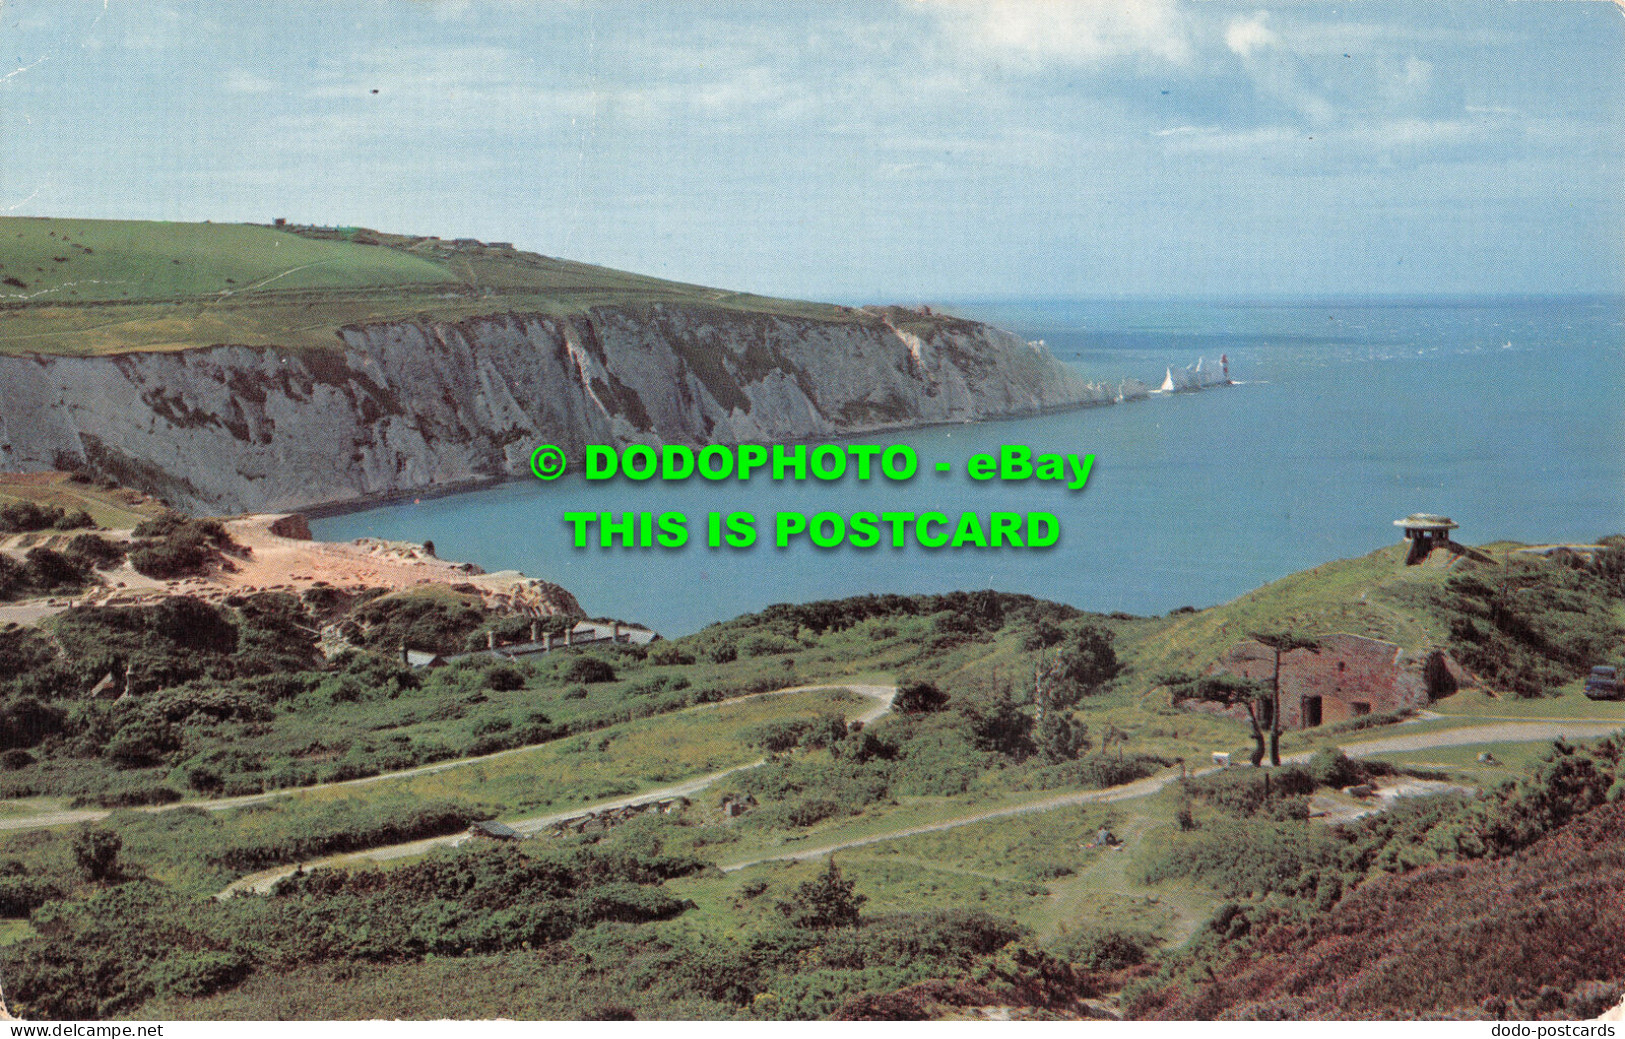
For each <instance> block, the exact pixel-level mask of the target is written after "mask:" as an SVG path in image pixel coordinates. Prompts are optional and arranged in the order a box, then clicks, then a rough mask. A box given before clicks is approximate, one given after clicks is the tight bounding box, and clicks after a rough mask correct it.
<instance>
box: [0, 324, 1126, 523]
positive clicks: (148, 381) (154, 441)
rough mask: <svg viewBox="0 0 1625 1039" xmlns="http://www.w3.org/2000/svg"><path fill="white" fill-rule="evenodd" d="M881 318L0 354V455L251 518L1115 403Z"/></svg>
mask: <svg viewBox="0 0 1625 1039" xmlns="http://www.w3.org/2000/svg"><path fill="white" fill-rule="evenodd" d="M899 315H902V316H904V317H905V318H912V316H913V315H912V312H909V311H877V312H873V313H865V314H863V315H861V317H859V318H855V319H854V320H852V321H849V322H837V321H818V320H810V319H804V318H793V317H784V316H770V315H754V314H748V313H740V312H737V311H728V310H723V309H720V308H719V309H716V310H710V309H707V308H703V307H695V306H674V305H666V304H655V305H651V306H648V307H643V308H599V309H596V310H593V311H590V312H588V313H586V314H582V315H576V316H570V317H550V316H546V315H541V314H504V315H498V316H492V317H485V318H474V319H469V320H464V321H459V322H455V323H450V322H439V321H430V320H422V321H410V322H399V321H397V322H388V323H381V324H372V325H364V326H350V327H346V328H345V329H343V330H342V332H341V338H342V340H343V344H342V348H341V349H334V350H331V351H308V350H307V351H301V352H288V351H281V350H277V349H273V348H259V347H242V346H216V347H210V348H206V349H193V350H184V351H174V352H168V353H165V352H146V353H125V354H116V355H110V356H99V357H53V356H20V357H0V468H4V469H8V470H22V471H32V470H38V469H49V468H55V469H63V468H70V469H81V470H86V471H89V472H91V473H95V474H98V475H106V476H110V477H113V478H115V479H118V480H119V481H121V482H123V483H124V484H126V485H129V486H133V487H138V488H140V489H142V490H146V491H148V492H150V493H153V494H157V495H160V496H162V497H163V498H165V499H166V500H168V501H169V502H171V503H172V504H174V505H176V506H179V507H183V508H188V509H193V510H198V511H205V512H216V513H221V512H240V511H273V510H281V509H289V508H295V507H301V506H311V505H317V504H331V503H343V502H355V501H361V500H365V499H369V498H375V497H380V496H384V495H389V494H393V493H402V492H409V491H420V490H429V489H433V488H435V487H444V486H448V485H457V484H465V483H467V482H469V481H474V480H481V479H500V478H504V477H509V476H513V475H516V474H520V473H523V472H524V471H525V466H526V461H527V458H528V456H529V453H530V451H531V450H532V449H533V448H534V447H535V446H536V445H537V444H539V443H553V444H558V445H559V446H561V447H563V448H564V449H565V450H566V452H567V453H569V454H570V455H571V456H572V457H579V455H580V452H581V450H582V448H583V446H584V445H586V444H589V443H610V442H645V443H656V442H667V443H690V444H700V443H725V444H733V443H741V442H748V441H778V440H795V439H802V438H817V437H830V436H839V435H842V434H850V433H857V432H862V431H866V430H874V429H884V428H901V427H907V426H913V425H921V424H927V423H936V422H952V421H964V420H972V419H982V418H994V417H1002V416H1012V415H1023V414H1031V413H1035V412H1039V411H1044V410H1049V409H1054V408H1065V407H1074V406H1079V405H1084V404H1102V403H1111V402H1112V401H1113V400H1115V399H1116V397H1117V394H1116V392H1115V391H1114V389H1112V388H1111V387H1103V386H1096V385H1093V384H1090V383H1088V382H1086V381H1084V380H1083V379H1082V378H1080V377H1079V376H1077V375H1076V374H1075V373H1074V372H1072V371H1070V370H1068V369H1067V368H1065V367H1064V366H1063V365H1061V364H1060V363H1059V362H1057V361H1056V360H1055V359H1054V358H1053V357H1052V356H1051V355H1050V354H1049V353H1048V351H1047V350H1045V349H1044V348H1043V347H1042V346H1040V345H1033V344H1029V343H1026V342H1024V341H1022V340H1021V339H1020V338H1019V337H1017V336H1014V335H1012V334H1010V333H1008V332H1003V331H1000V330H998V329H995V328H992V327H990V326H987V325H983V324H979V323H977V322H972V321H963V320H957V319H953V318H943V317H934V318H931V319H930V320H912V319H907V320H899V319H898V318H899Z"/></svg>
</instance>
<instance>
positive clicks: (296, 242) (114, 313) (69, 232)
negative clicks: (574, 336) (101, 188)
mask: <svg viewBox="0 0 1625 1039" xmlns="http://www.w3.org/2000/svg"><path fill="white" fill-rule="evenodd" d="M0 279H4V281H3V282H0V354H22V353H44V354H71V355H85V354H107V353H119V352H125V351H131V350H179V349H187V348H190V347H199V346H210V345H215V344H221V343H233V344H244V345H252V346H279V347H282V348H285V349H291V350H299V349H320V348H331V347H333V346H335V345H337V343H338V339H337V331H338V329H339V328H341V327H343V326H345V325H348V324H355V323H364V322H370V321H386V320H403V319H414V318H419V317H430V318H434V319H439V320H447V321H455V320H460V319H464V318H469V317H475V316H480V315H489V314H502V313H510V312H540V313H549V314H572V313H580V312H583V311H585V310H587V309H589V308H592V307H595V306H604V305H614V306H637V305H646V304H650V303H657V302H669V303H688V304H699V305H707V306H711V307H716V308H721V309H723V310H732V311H738V312H744V313H757V314H776V315H783V316H796V317H810V318H818V319H820V320H836V321H856V320H874V318H873V317H872V316H870V315H865V314H862V313H861V312H858V311H852V310H849V309H847V308H844V307H835V306H826V305H823V304H813V303H800V302H796V301H791V300H779V299H770V298H767V297H761V296H751V295H747V294H742V293H734V292H727V291H723V290H717V289H707V288H703V287H700V286H695V285H684V284H680V283H677V282H671V281H664V280H661V279H658V278H650V277H645V276H642V275H637V274H630V273H627V272H624V271H616V270H611V269H609V268H606V267H596V266H593V265H590V264H583V263H574V262H571V261H568V260H558V259H553V258H549V257H544V256H539V255H537V254H535V253H527V252H520V251H517V250H514V249H509V248H496V247H491V246H477V247H471V248H456V247H453V246H452V245H451V244H450V243H447V242H443V241H441V240H439V239H434V238H423V237H413V236H405V235H391V234H384V233H380V232H375V231H368V230H364V229H362V230H355V231H346V232H344V233H338V232H320V231H310V230H304V229H302V230H301V231H299V232H295V231H293V230H286V229H276V228H271V227H264V226H258V225H251V224H179V223H159V222H152V221H133V220H59V219H51V218H35V217H0ZM18 283H20V284H18Z"/></svg>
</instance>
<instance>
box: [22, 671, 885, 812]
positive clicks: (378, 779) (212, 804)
mask: <svg viewBox="0 0 1625 1039" xmlns="http://www.w3.org/2000/svg"><path fill="white" fill-rule="evenodd" d="M820 689H850V690H852V691H853V692H854V693H857V694H858V695H860V696H865V697H868V698H869V699H871V700H874V701H876V703H875V706H874V707H872V708H870V709H868V710H867V711H865V712H863V713H862V714H859V715H855V716H854V717H853V719H852V720H853V721H860V722H863V723H864V724H865V725H867V724H869V723H870V722H872V721H874V720H875V719H876V718H879V717H881V716H882V715H884V714H885V713H886V712H887V711H889V710H891V704H892V698H893V697H894V696H896V695H897V687H896V686H890V685H853V684H852V683H849V682H825V683H820V684H817V685H798V686H790V687H788V688H785V689H774V690H771V691H769V692H765V693H750V694H748V695H746V696H735V697H732V698H730V699H727V700H718V701H716V702H714V703H703V704H696V705H695V706H693V707H685V708H683V710H681V711H674V712H672V713H673V714H674V715H675V714H684V713H688V712H697V711H714V710H716V709H717V708H719V707H726V706H727V705H729V704H736V703H746V702H748V701H751V700H762V699H766V698H768V697H775V696H788V695H790V694H791V693H810V692H816V691H818V690H820ZM554 742H557V741H556V740H549V741H547V743H528V744H526V745H525V746H523V747H510V748H509V749H507V750H499V751H495V752H493V753H490V754H481V755H479V756H478V757H472V758H453V759H451V760H449V761H437V762H435V763H434V764H432V765H418V766H416V767H415V768H407V769H401V770H400V771H398V772H380V773H379V774H378V775H376V776H363V777H361V778H360V779H343V780H339V781H337V782H333V783H316V784H314V785H312V786H290V787H283V788H282V789H279V790H268V791H266V792H265V793H263V794H243V795H241V796H238V797H217V798H211V799H208V800H202V799H196V800H188V801H175V802H172V803H170V804H163V805H149V806H146V807H144V808H141V809H139V810H140V811H143V812H173V811H174V810H175V809H177V808H201V809H203V810H204V811H206V812H225V811H230V810H231V809H233V808H243V807H245V806H247V805H256V804H264V803H265V802H267V801H275V800H277V799H279V798H284V797H297V796H299V795H300V794H306V793H314V792H318V791H324V790H344V789H348V788H351V787H361V786H369V785H371V784H373V783H383V782H387V781H389V780H392V779H411V778H412V777H414V776H432V775H434V774H436V773H439V772H449V771H451V770H452V769H457V768H468V767H469V766H471V765H480V764H484V763H486V762H489V761H497V760H500V759H502V758H507V757H512V756H513V755H515V754H525V753H528V752H530V751H533V750H538V749H540V748H542V747H545V746H547V745H548V744H549V743H554ZM724 774H725V773H717V774H716V777H714V778H720V777H721V776H722V775H724ZM645 796H646V795H643V794H639V795H638V797H637V799H638V800H641V799H642V798H644V797H645ZM667 796H670V795H667ZM589 810H591V809H590V808H583V809H581V810H580V811H589ZM580 811H577V812H571V813H569V814H570V815H578V814H580ZM112 814H113V812H112V810H111V809H105V808H73V809H68V808H64V809H62V810H60V811H54V812H41V813H38V814H35V815H21V816H17V817H15V818H6V817H4V816H0V830H38V829H43V828H46V827H50V826H68V825H71V824H73V823H86V822H99V821H100V820H102V819H105V818H107V817H108V816H110V815H112Z"/></svg>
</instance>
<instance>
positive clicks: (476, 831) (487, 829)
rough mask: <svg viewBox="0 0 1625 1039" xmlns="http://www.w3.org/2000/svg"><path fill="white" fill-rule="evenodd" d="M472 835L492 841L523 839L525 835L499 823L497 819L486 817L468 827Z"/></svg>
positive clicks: (469, 833) (505, 824)
mask: <svg viewBox="0 0 1625 1039" xmlns="http://www.w3.org/2000/svg"><path fill="white" fill-rule="evenodd" d="M468 835H469V836H470V837H482V838H484V839H486V840H491V841H522V840H524V839H525V835H524V834H522V833H520V832H519V831H518V830H516V829H514V828H513V827H512V826H509V825H508V824H507V823H499V822H497V821H496V820H495V819H485V820H482V821H480V822H477V823H475V824H474V825H472V826H470V827H469V828H468Z"/></svg>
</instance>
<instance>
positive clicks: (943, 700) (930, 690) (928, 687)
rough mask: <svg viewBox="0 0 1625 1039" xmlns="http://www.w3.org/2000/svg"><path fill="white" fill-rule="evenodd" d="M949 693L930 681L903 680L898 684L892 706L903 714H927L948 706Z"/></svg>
mask: <svg viewBox="0 0 1625 1039" xmlns="http://www.w3.org/2000/svg"><path fill="white" fill-rule="evenodd" d="M947 703H948V694H947V693H945V692H943V691H942V690H941V689H938V688H937V687H936V686H934V685H932V684H931V683H930V682H919V681H907V680H905V681H903V682H901V683H899V684H898V686H897V699H896V700H895V701H894V702H893V704H892V706H894V707H896V708H897V710H898V711H899V712H901V713H903V714H927V713H929V712H931V711H940V710H942V709H943V707H945V706H947Z"/></svg>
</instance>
